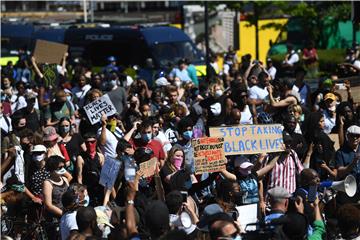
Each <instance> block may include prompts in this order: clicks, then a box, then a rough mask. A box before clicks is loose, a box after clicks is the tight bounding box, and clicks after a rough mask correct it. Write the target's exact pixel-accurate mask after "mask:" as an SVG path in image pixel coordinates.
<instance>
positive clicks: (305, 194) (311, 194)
mask: <svg viewBox="0 0 360 240" xmlns="http://www.w3.org/2000/svg"><path fill="white" fill-rule="evenodd" d="M319 185H320V177H319V174H318V173H317V172H316V171H315V170H314V169H311V168H306V169H304V170H302V172H301V173H300V186H299V187H298V188H297V189H296V191H295V192H294V194H293V197H294V198H295V199H296V198H298V197H300V198H301V200H302V202H303V204H304V215H306V216H307V218H308V220H309V222H314V221H315V218H314V209H313V208H312V207H311V204H313V203H314V202H315V200H316V199H317V197H318V193H317V189H318V187H319ZM291 207H293V206H290V208H291ZM312 230H313V229H312V227H309V233H311V232H312Z"/></svg>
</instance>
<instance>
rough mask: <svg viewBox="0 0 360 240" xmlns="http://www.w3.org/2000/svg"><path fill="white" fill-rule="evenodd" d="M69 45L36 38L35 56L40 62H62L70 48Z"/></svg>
mask: <svg viewBox="0 0 360 240" xmlns="http://www.w3.org/2000/svg"><path fill="white" fill-rule="evenodd" d="M68 47H69V46H68V45H66V44H61V43H56V42H49V41H45V40H36V45H35V50H34V54H33V55H34V56H35V58H36V62H38V63H48V64H51V63H56V64H60V63H61V59H62V58H63V57H64V54H65V53H66V52H67V50H68Z"/></svg>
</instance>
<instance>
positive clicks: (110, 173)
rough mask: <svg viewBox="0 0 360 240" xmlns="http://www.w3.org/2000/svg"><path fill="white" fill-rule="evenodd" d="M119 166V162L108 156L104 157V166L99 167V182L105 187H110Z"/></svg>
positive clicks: (113, 182)
mask: <svg viewBox="0 0 360 240" xmlns="http://www.w3.org/2000/svg"><path fill="white" fill-rule="evenodd" d="M120 167H121V162H120V161H119V160H117V159H115V158H112V157H110V156H106V157H105V162H104V166H103V167H102V168H101V174H100V180H99V183H100V184H101V185H102V186H104V187H105V188H107V189H111V188H112V187H113V186H114V184H115V181H116V178H117V176H118V174H119V170H120Z"/></svg>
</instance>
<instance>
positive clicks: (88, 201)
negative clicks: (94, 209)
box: [83, 195, 90, 207]
mask: <svg viewBox="0 0 360 240" xmlns="http://www.w3.org/2000/svg"><path fill="white" fill-rule="evenodd" d="M83 201H84V207H87V206H89V203H90V197H89V195H86V196H85V197H84V200H83Z"/></svg>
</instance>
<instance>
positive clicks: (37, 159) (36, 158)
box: [32, 153, 45, 162]
mask: <svg viewBox="0 0 360 240" xmlns="http://www.w3.org/2000/svg"><path fill="white" fill-rule="evenodd" d="M44 157H45V153H43V154H41V155H33V156H32V159H33V160H35V161H38V162H40V161H41V160H43V159H44Z"/></svg>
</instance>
